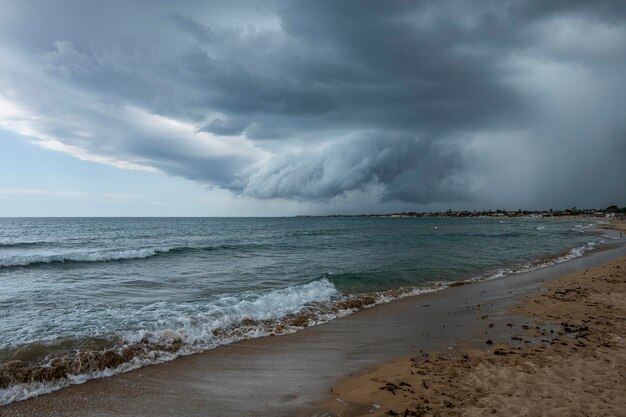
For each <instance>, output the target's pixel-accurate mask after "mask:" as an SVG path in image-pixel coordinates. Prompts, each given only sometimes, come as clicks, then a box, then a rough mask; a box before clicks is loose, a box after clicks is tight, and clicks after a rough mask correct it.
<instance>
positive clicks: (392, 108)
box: [0, 0, 626, 207]
mask: <svg viewBox="0 0 626 417" xmlns="http://www.w3.org/2000/svg"><path fill="white" fill-rule="evenodd" d="M3 3H4V4H3V6H2V8H3V10H7V11H8V12H7V13H5V14H4V15H3V16H2V17H0V50H2V51H3V56H5V57H7V59H4V60H3V62H2V63H0V109H2V112H0V127H3V128H5V129H10V130H14V131H17V132H19V133H21V134H24V135H27V136H30V137H33V138H35V139H36V141H37V142H38V143H39V144H41V145H42V146H46V147H48V148H51V149H56V150H59V151H62V152H67V153H70V154H73V155H75V156H77V157H80V158H83V159H89V160H95V161H98V162H103V163H109V164H113V165H116V166H120V167H123V168H137V169H156V170H160V171H163V172H165V173H168V174H171V175H177V176H182V177H185V178H188V179H191V180H194V181H199V182H202V183H204V184H207V185H213V186H218V187H222V188H227V189H230V190H232V191H233V192H235V193H243V194H246V195H250V196H253V197H257V198H263V199H271V198H289V199H297V200H312V201H322V202H323V201H328V200H332V199H334V198H337V197H342V196H347V195H350V193H353V192H363V193H370V194H371V195H372V198H375V199H378V200H379V201H383V202H384V201H401V202H407V203H416V204H418V205H419V204H423V205H427V204H432V203H446V204H447V203H458V204H467V205H470V206H472V205H481V204H483V205H484V204H500V205H504V206H507V207H510V206H520V207H530V206H549V205H550V206H564V205H570V204H576V205H578V206H581V205H603V204H605V203H608V202H609V201H615V202H617V203H619V204H623V203H626V187H625V186H624V179H626V163H624V159H625V157H626V118H625V117H624V110H623V104H620V103H623V97H624V95H625V94H626V76H625V75H624V74H626V6H625V4H624V2H621V1H598V2H587V1H579V2H577V1H551V2H545V1H500V2H493V1H477V2H462V1H441V2H415V1H394V2H380V1H374V0H372V1H330V0H328V1H326V0H321V1H285V2H253V1H245V2H244V1H242V2H235V3H231V2H228V3H226V2H220V3H217V2H214V3H207V2H176V3H175V5H174V3H173V2H157V1H151V2H145V3H143V4H142V3H141V2H132V4H130V3H131V2H102V4H100V3H97V2H90V1H61V2H54V3H52V2H40V3H37V2H8V1H5V2H3Z"/></svg>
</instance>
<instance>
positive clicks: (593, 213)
mask: <svg viewBox="0 0 626 417" xmlns="http://www.w3.org/2000/svg"><path fill="white" fill-rule="evenodd" d="M295 217H304V218H307V217H342V218H344V217H364V218H421V217H425V218H450V217H474V218H515V217H528V218H537V219H546V218H548V219H549V218H561V219H563V218H565V219H571V220H577V219H595V220H597V219H614V220H619V221H623V220H626V207H622V208H619V207H617V206H609V207H607V208H604V209H595V208H591V209H580V210H579V209H577V208H576V207H572V208H569V209H564V210H553V209H549V210H522V209H518V210H503V209H498V210H483V211H477V210H472V211H469V210H460V211H459V210H447V211H432V212H415V211H411V212H401V213H369V214H328V215H298V216H295Z"/></svg>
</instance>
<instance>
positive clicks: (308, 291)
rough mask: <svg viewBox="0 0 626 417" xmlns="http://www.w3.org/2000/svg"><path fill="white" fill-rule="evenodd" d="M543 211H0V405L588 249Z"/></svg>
mask: <svg viewBox="0 0 626 417" xmlns="http://www.w3.org/2000/svg"><path fill="white" fill-rule="evenodd" d="M591 226H593V223H592V222H587V223H581V222H573V221H554V220H542V219H536V218H521V217H520V218H505V219H495V218H459V219H455V218H363V217H295V218H1V219H0V405H1V404H8V403H11V402H13V401H18V400H22V399H25V398H29V397H32V396H36V395H40V394H43V393H47V392H51V391H54V390H56V389H60V388H62V387H64V386H67V385H70V384H76V383H82V382H84V381H86V380H88V379H92V378H100V377H107V376H110V375H114V374H116V373H123V372H128V371H132V370H134V369H138V368H141V367H144V366H148V365H153V364H157V363H161V362H165V361H170V360H173V359H175V358H176V357H179V356H181V355H188V354H193V353H197V352H201V351H205V350H208V349H213V348H216V347H218V346H220V345H224V344H228V343H233V342H237V341H239V340H243V339H250V338H257V337H264V336H269V335H281V334H287V333H292V332H296V331H299V330H302V329H304V328H306V327H309V326H315V325H320V324H323V323H325V322H328V321H330V320H334V319H337V318H340V317H344V316H347V315H349V314H352V313H354V312H356V311H358V310H360V309H363V308H371V307H373V306H375V305H377V304H381V303H387V302H390V301H393V300H395V299H398V298H402V297H406V296H411V295H416V294H420V293H425V292H432V291H440V290H442V289H444V288H446V287H447V286H450V285H457V284H458V283H459V282H463V283H465V282H472V281H476V280H487V279H515V273H516V272H520V271H528V270H532V269H536V268H541V267H545V266H547V265H552V264H554V263H559V262H564V261H567V260H569V259H572V258H575V257H578V256H582V255H583V253H584V252H586V251H588V250H592V249H594V248H596V247H598V246H600V245H602V244H603V243H604V239H605V238H603V237H602V236H597V235H595V234H592V233H589V232H588V231H589V228H590V227H591Z"/></svg>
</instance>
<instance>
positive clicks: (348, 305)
mask: <svg viewBox="0 0 626 417" xmlns="http://www.w3.org/2000/svg"><path fill="white" fill-rule="evenodd" d="M601 243H603V241H600V242H588V243H587V244H586V245H584V246H581V247H577V248H574V249H572V250H570V251H569V252H567V253H565V254H559V255H557V256H553V257H551V258H546V259H541V260H538V261H535V262H532V263H527V264H525V265H522V266H521V267H519V268H515V269H499V270H497V271H495V272H491V273H488V274H484V275H481V276H478V277H474V278H472V279H469V280H465V281H456V282H434V283H433V282H431V283H430V285H429V286H426V287H411V286H406V287H402V288H397V289H393V290H387V291H381V292H370V293H362V294H351V295H344V294H342V293H341V292H340V291H339V290H338V289H337V287H336V286H335V285H334V284H333V282H331V281H329V280H328V279H327V278H322V279H318V280H315V281H312V282H309V283H306V284H301V285H296V286H291V287H287V288H283V289H280V290H274V291H271V292H267V293H265V294H252V293H250V294H247V295H246V294H243V295H240V296H239V297H222V298H220V299H219V300H217V301H216V302H213V303H212V304H211V305H209V306H207V308H206V309H205V311H203V312H198V311H195V312H193V313H192V314H188V315H181V316H180V317H178V318H176V319H175V320H173V321H171V322H169V323H166V324H165V325H164V327H163V328H160V329H144V330H141V331H138V332H135V333H132V334H126V335H119V336H118V337H116V338H115V339H116V340H118V341H117V342H115V343H114V344H112V345H111V346H110V347H108V348H106V349H102V350H89V351H73V352H69V353H68V352H53V353H50V354H49V355H48V356H46V358H45V360H43V361H39V362H36V363H35V362H26V361H20V360H13V361H10V362H7V363H5V364H4V365H2V366H0V405H5V404H9V403H11V402H14V401H20V400H24V399H27V398H31V397H34V396H37V395H41V394H45V393H49V392H52V391H55V390H58V389H61V388H63V387H66V386H68V385H71V384H79V383H83V382H85V381H87V380H89V379H94V378H102V377H108V376H111V375H115V374H120V373H125V372H129V371H132V370H135V369H139V368H142V367H145V366H148V365H153V364H158V363H162V362H167V361H171V360H173V359H175V358H177V357H180V356H184V355H189V354H193V353H198V352H202V351H206V350H209V349H213V348H215V347H217V346H220V345H225V344H229V343H233V342H237V341H241V340H246V339H253V338H258V337H264V336H276V335H285V334H289V333H294V332H296V331H298V330H301V329H304V328H306V327H310V326H315V325H318V324H322V323H326V322H328V321H331V320H333V319H336V318H340V317H345V316H348V315H350V314H352V313H354V312H356V311H358V310H361V309H365V308H370V307H373V306H375V305H378V304H384V303H388V302H390V301H393V300H397V299H399V298H404V297H408V296H413V295H417V294H423V293H428V292H434V291H439V290H441V289H444V288H446V287H449V286H456V285H463V284H470V283H472V282H476V281H483V280H489V279H496V278H502V277H506V276H508V275H511V274H513V273H519V272H528V271H531V270H535V269H539V268H543V267H547V266H550V265H554V264H557V263H562V262H565V261H568V260H571V259H574V258H578V257H580V256H582V255H583V254H584V253H585V252H587V251H590V250H593V249H594V248H596V247H597V246H598V245H599V244H601ZM161 250H162V251H167V250H169V249H161ZM158 251H159V250H158V249H142V250H138V251H123V252H108V253H107V254H108V255H106V254H105V253H98V254H97V255H94V256H92V257H91V258H89V257H87V258H81V260H89V261H99V260H100V259H102V260H108V259H104V258H105V257H108V258H109V259H114V258H115V257H117V258H118V259H123V258H122V257H126V258H128V257H129V256H134V257H147V256H154V255H155V254H157V253H159V252H158ZM128 259H132V258H128ZM51 262H53V261H51ZM151 308H154V309H155V310H157V311H158V309H159V305H158V303H157V304H155V305H152V306H151ZM163 308H166V306H163Z"/></svg>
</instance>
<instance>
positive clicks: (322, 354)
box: [1, 245, 623, 415]
mask: <svg viewBox="0 0 626 417" xmlns="http://www.w3.org/2000/svg"><path fill="white" fill-rule="evenodd" d="M609 246H610V245H609ZM613 249H619V248H613ZM622 249H623V247H622ZM611 250H612V249H611V248H608V247H607V248H603V249H602V250H598V251H593V252H591V256H587V255H585V256H583V257H582V258H577V259H578V260H581V259H583V258H585V259H587V258H597V256H595V257H594V256H593V255H594V254H599V253H600V252H607V251H608V252H610V251H611ZM585 262H586V261H585ZM571 263H575V262H574V261H568V262H565V263H563V264H557V265H553V266H550V267H546V268H542V269H540V270H536V271H532V272H529V273H522V274H516V276H515V277H510V276H509V277H508V278H504V279H499V280H493V281H484V282H482V283H477V284H473V285H470V286H468V285H461V286H459V287H461V288H456V286H453V287H451V288H448V289H446V290H444V291H440V292H437V293H434V294H431V295H432V297H431V295H418V296H415V297H409V298H407V299H403V300H397V301H394V302H393V303H390V304H386V305H379V306H377V307H376V308H375V309H367V310H361V311H359V312H356V313H354V314H353V315H352V316H350V317H348V318H343V319H341V320H334V321H332V322H328V323H326V324H324V325H323V326H316V327H310V328H307V329H305V330H303V331H301V332H298V333H295V334H291V335H285V336H278V337H280V338H281V339H282V341H285V340H286V341H287V343H288V344H291V345H292V346H295V347H298V346H302V344H303V343H315V342H316V339H317V338H319V337H322V338H328V337H329V336H334V337H336V338H337V337H338V336H339V335H338V333H337V332H338V331H340V332H342V333H345V331H346V329H348V327H349V326H350V325H351V324H354V323H357V324H358V325H359V326H357V327H359V331H360V332H361V335H363V334H367V333H368V332H367V326H368V323H367V321H368V320H369V321H370V322H371V321H372V320H373V321H376V320H377V317H378V316H381V315H387V317H386V319H387V321H388V322H389V325H390V326H391V327H392V330H396V331H402V329H404V330H405V331H406V329H407V327H408V328H410V327H411V326H410V325H409V326H407V323H404V324H402V325H400V326H394V324H395V322H396V321H397V318H398V317H397V316H398V315H400V316H402V315H406V314H407V308H406V306H410V305H414V304H416V303H423V302H424V300H433V299H434V300H435V301H433V305H434V303H435V302H437V303H439V302H440V301H441V300H440V299H444V300H445V299H447V298H448V299H449V298H450V295H451V294H455V293H456V294H457V295H456V296H453V297H452V298H455V297H457V298H456V301H455V302H456V303H458V304H463V303H462V300H459V299H458V297H459V294H460V295H461V298H463V297H464V296H463V295H462V294H463V293H473V295H472V296H471V297H470V298H472V297H473V298H474V299H475V300H479V299H480V297H482V294H477V293H476V289H475V288H474V287H477V286H480V284H483V283H484V284H486V283H487V282H495V283H496V284H495V285H494V284H487V285H486V286H487V287H495V288H496V289H498V288H499V291H500V292H502V289H503V288H502V287H503V286H504V287H506V284H505V283H504V281H509V280H510V279H511V278H519V276H518V275H521V276H523V275H531V276H532V275H535V276H539V279H545V277H544V278H542V276H545V275H546V273H545V272H549V271H545V270H550V269H555V268H556V269H565V270H567V269H570V268H571V267H574V266H573V265H569V264H571ZM583 263H584V262H583ZM559 265H565V268H563V267H561V268H558V266H559ZM568 265H569V266H568ZM539 271H544V272H540V273H537V272H539ZM548 275H549V273H548ZM509 285H512V284H511V283H509ZM463 288H465V289H463ZM470 288H473V290H468V289H470ZM526 290H528V288H526ZM516 291H523V289H521V288H518V289H516ZM443 293H450V294H444V295H442V294H443ZM508 293H509V294H510V293H511V291H509V292H508ZM509 294H500V296H499V297H500V299H499V302H503V301H504V300H506V299H510V298H511V296H510V295H509ZM466 295H467V294H466ZM477 297H478V298H477ZM465 304H467V303H465ZM478 305H479V306H480V304H478ZM428 306H429V307H430V306H431V304H428ZM442 307H445V306H439V309H440V310H441V311H440V312H439V314H435V317H430V318H427V319H426V320H427V323H426V324H427V325H426V326H422V327H423V328H424V330H430V331H426V332H423V334H425V335H426V336H425V337H426V338H427V339H432V340H423V339H421V338H415V337H405V338H404V340H402V342H403V343H402V344H399V343H388V344H390V345H391V346H390V348H387V349H386V351H385V352H378V353H377V352H374V351H373V349H371V347H366V346H363V344H362V343H361V344H359V343H355V340H354V338H356V337H359V335H358V334H353V335H349V337H348V338H347V340H340V341H339V343H337V341H336V340H335V341H334V342H330V343H327V346H324V349H317V350H316V349H313V352H312V353H313V354H315V355H317V357H318V359H319V360H320V361H325V360H326V359H327V358H328V356H329V355H331V356H332V355H334V356H337V352H336V351H335V349H336V350H337V351H346V350H347V351H348V355H351V354H352V352H350V348H352V349H353V350H354V349H356V351H357V353H358V354H359V355H360V356H361V357H359V358H358V359H357V360H355V361H345V360H343V361H341V360H337V358H334V360H333V361H331V362H333V363H334V365H336V366H337V367H338V368H339V371H340V372H336V371H334V372H327V375H324V373H323V372H313V374H314V375H313V377H314V379H315V381H313V382H314V384H309V385H310V386H311V388H313V390H314V391H316V392H315V393H307V392H305V391H307V388H306V386H305V385H300V388H301V389H300V390H299V391H298V390H296V391H298V392H292V393H291V394H289V395H287V400H285V399H284V398H282V399H280V398H279V399H278V400H277V401H269V402H267V404H266V406H269V407H270V408H272V407H271V404H278V405H279V407H278V409H281V410H282V409H283V408H284V409H285V410H286V409H289V410H291V411H290V412H289V413H287V414H280V412H278V410H277V411H276V412H277V414H276V415H289V414H291V415H293V411H294V410H296V409H298V410H300V409H308V406H310V405H311V404H312V403H314V402H315V401H316V400H319V399H320V398H319V396H320V394H321V393H323V391H324V384H326V385H325V386H326V387H328V386H330V385H332V382H333V380H335V381H336V380H337V379H339V378H341V377H342V376H344V375H342V374H341V371H342V370H343V371H344V372H348V373H350V372H355V371H358V370H359V369H363V368H364V367H367V366H371V365H373V364H376V363H381V362H383V361H385V360H389V359H392V358H394V357H397V356H400V354H401V353H402V352H404V353H406V351H407V350H408V351H411V350H412V349H416V347H415V346H416V344H419V345H420V346H422V348H423V349H425V350H435V349H437V348H438V347H439V348H441V347H445V346H442V343H443V342H445V343H443V345H446V346H447V345H449V344H450V343H451V342H453V341H454V340H457V339H459V338H462V337H464V336H466V335H463V334H462V333H463V330H459V327H460V325H457V327H456V329H455V328H453V327H448V330H445V329H446V326H445V324H443V330H442V329H439V328H438V324H439V323H435V322H441V321H442V319H443V318H444V317H443V315H444V313H446V311H445V310H446V308H442ZM457 307H458V306H457ZM483 309H484V310H486V308H484V307H483ZM427 310H434V309H430V308H428V309H427ZM479 310H480V307H475V308H474V311H472V314H468V313H467V312H462V311H461V313H462V314H460V315H459V314H458V313H459V311H456V312H455V311H447V313H448V315H457V316H458V317H457V318H458V319H460V322H465V324H466V325H467V326H469V327H471V326H474V324H473V323H472V320H477V319H478V318H477V317H476V315H477V314H478V313H480V311H479ZM413 314H415V313H414V312H413ZM394 316H395V319H394ZM418 316H419V315H418ZM378 318H380V317H378ZM418 318H419V319H424V317H418ZM443 321H445V320H443ZM369 324H371V323H369ZM435 324H437V326H434V325H435ZM347 326H348V327H347ZM418 327H419V326H418ZM338 329H339V330H338ZM350 330H351V329H350ZM431 332H434V333H442V334H440V335H439V336H437V337H432V336H431ZM357 333H358V332H357ZM373 333H374V334H372V339H379V338H381V337H382V338H383V339H384V338H389V337H390V336H393V335H392V334H390V332H384V331H382V332H381V331H378V334H377V332H373ZM392 333H393V332H392ZM320 335H321V336H320ZM339 339H341V337H339ZM276 341H277V338H272V337H266V338H262V339H253V340H247V341H242V342H238V343H237V344H234V345H227V346H223V347H220V348H217V349H214V350H213V351H207V352H204V353H199V354H196V355H193V356H188V357H182V358H179V359H177V360H176V361H175V362H169V363H166V364H162V365H159V366H156V367H149V368H143V369H141V370H139V371H134V372H132V373H129V374H121V375H118V376H115V377H112V378H107V379H99V380H91V381H89V382H87V383H85V384H83V385H73V386H71V387H68V388H65V389H63V390H61V391H57V392H55V393H52V394H48V395H44V396H41V397H36V398H33V399H29V400H25V401H22V402H18V403H12V404H10V405H8V406H5V407H2V409H1V410H2V411H3V412H9V413H10V412H13V411H15V412H17V413H18V414H7V415H21V414H20V411H19V410H20V409H22V410H29V409H30V410H38V409H40V407H41V409H46V410H48V411H49V412H47V414H49V415H61V414H55V411H54V410H55V408H56V407H55V406H54V404H55V403H56V404H57V405H58V401H61V402H63V401H70V402H71V401H72V400H73V398H72V392H71V391H79V392H81V393H83V394H84V395H87V397H94V396H96V395H98V391H100V390H102V389H103V388H104V390H105V392H107V391H108V390H109V389H113V391H115V392H116V393H115V394H114V395H113V396H114V397H118V396H119V397H124V395H120V392H118V391H119V387H116V386H117V385H119V384H118V382H119V381H120V380H123V382H124V383H126V382H128V381H132V384H133V385H137V384H136V383H137V380H138V379H141V377H143V376H145V375H146V374H147V375H151V376H154V377H156V379H157V380H159V379H163V378H164V377H165V379H167V376H166V375H163V374H168V373H170V374H171V373H173V374H176V375H177V376H178V377H180V378H182V379H181V385H183V386H185V385H188V384H186V383H185V381H184V378H185V375H184V374H185V372H186V371H185V369H187V367H186V366H183V365H187V364H194V363H195V365H194V366H196V365H199V366H200V367H202V366H203V363H202V362H203V359H202V358H208V359H209V360H212V359H214V358H216V357H217V358H220V359H226V360H232V359H236V358H239V359H241V358H242V356H245V357H246V359H250V357H249V355H251V354H252V355H255V354H257V352H252V353H251V352H250V349H252V350H256V349H259V348H261V350H263V351H264V352H263V354H265V351H267V352H269V355H270V356H274V357H275V356H276V355H277V354H278V355H279V356H280V354H281V352H282V353H284V354H285V356H287V357H290V355H291V357H292V359H293V360H295V361H296V362H297V361H298V360H300V361H302V360H306V358H305V357H299V358H293V356H294V355H293V354H291V353H289V352H285V349H283V348H279V347H278V346H275V345H276V343H275V342H276ZM396 342H397V341H396ZM409 344H412V345H413V346H411V347H409V346H408V345H409ZM333 345H334V347H333ZM350 345H354V346H350ZM337 348H338V349H337ZM364 348H366V349H364ZM309 350H310V349H309ZM218 351H219V352H218ZM305 353H306V351H305ZM232 355H234V356H232ZM296 356H297V355H296ZM200 357H202V358H200ZM346 358H347V356H346ZM251 359H252V360H253V363H254V360H255V358H254V357H252V358H251ZM256 359H260V360H261V361H262V362H263V360H264V358H263V356H261V357H260V358H256ZM265 359H266V358H265ZM272 360H276V358H272ZM278 361H280V359H278ZM183 362H186V363H183ZM340 362H353V363H340ZM178 365H181V366H180V369H178V368H179V366H178ZM205 365H206V364H205ZM331 365H332V364H331ZM166 367H167V368H168V369H165V368H166ZM157 368H159V369H157ZM161 368H162V369H161ZM192 368H193V366H192ZM205 368H206V367H205ZM237 368H239V371H240V373H241V372H243V374H240V375H238V376H237V377H236V378H234V379H233V377H232V375H230V374H228V373H226V375H225V374H224V372H225V371H228V369H224V368H223V367H220V366H217V367H212V366H209V367H208V368H206V369H207V371H211V372H214V373H215V374H216V375H220V373H221V375H222V376H223V377H224V379H225V380H228V379H229V378H230V379H231V381H230V382H229V381H224V380H222V382H223V384H222V385H226V386H230V385H237V382H238V381H239V382H241V381H242V376H245V369H241V368H242V367H237ZM244 368H245V367H244ZM303 369H304V370H306V369H307V368H306V367H305V368H303ZM187 370H189V369H187ZM192 370H193V369H192ZM269 371H270V369H267V370H265V372H260V373H261V374H265V376H263V375H261V378H265V379H267V377H268V375H267V374H268V372H269ZM270 373H271V372H270ZM136 374H137V375H138V376H137V377H135V375H136ZM139 374H141V375H139ZM192 374H193V372H192ZM286 374H287V375H286V376H288V377H294V375H293V372H290V371H289V370H287V372H286ZM192 376H193V375H192ZM269 376H271V375H269ZM220 378H221V377H220ZM296 379H298V378H296ZM109 381H115V382H109ZM244 382H245V378H244ZM211 384H213V385H216V384H217V381H213V382H212V383H210V384H209V387H208V391H209V392H214V393H217V394H218V396H220V395H221V396H222V397H225V398H224V399H225V400H226V403H229V404H230V405H232V404H233V402H234V401H235V399H234V397H235V396H236V394H237V389H236V388H235V389H234V391H235V392H234V394H235V395H233V394H226V393H225V392H224V390H223V389H222V387H219V386H217V387H216V386H211ZM218 385H219V384H218ZM274 385H276V384H274ZM137 386H138V390H137V393H140V392H141V393H144V394H145V395H147V396H148V397H154V396H156V395H158V391H159V388H158V387H154V386H153V387H150V386H144V387H141V384H139V385H137ZM73 388H74V389H73ZM231 388H232V387H231ZM263 388H265V387H263ZM273 388H278V389H280V384H278V386H274V387H273ZM285 388H286V389H285ZM283 389H285V391H287V392H289V391H290V390H289V387H288V385H287V386H283ZM326 389H327V388H326ZM174 391H178V392H179V393H182V394H184V393H183V391H184V388H183V389H182V391H181V390H174ZM264 392H265V390H264V389H259V393H258V394H257V395H253V396H252V397H253V398H256V400H257V403H256V404H255V405H254V406H251V405H250V404H247V406H245V407H243V408H241V407H239V406H238V407H239V408H238V407H234V408H230V407H229V406H225V407H224V408H222V409H221V410H220V412H219V413H216V414H215V415H240V414H241V412H240V411H243V412H244V413H247V414H251V415H267V414H266V413H265V412H260V410H259V409H258V404H259V403H260V402H259V401H261V402H262V401H263V399H264V398H265V395H264ZM83 394H81V395H83ZM126 394H128V392H127V393H126ZM224 394H226V395H224ZM240 394H241V392H240ZM184 396H185V395H183V397H184ZM175 402H176V401H175ZM178 402H179V403H180V401H178ZM192 402H193V400H192ZM36 403H39V405H37V404H36ZM307 404H308V406H307ZM105 405H106V404H101V406H105ZM283 406H284V407H283ZM179 407H182V408H177V410H178V411H177V413H178V414H180V412H179V411H182V415H194V414H193V413H191V412H188V413H187V414H185V409H188V408H189V407H188V404H180V405H179ZM105 408H106V409H110V405H109V406H106V407H105ZM97 409H98V407H95V408H93V407H91V406H88V405H86V404H83V406H80V407H78V408H77V409H76V410H77V412H76V413H75V414H71V413H69V414H68V410H64V411H63V414H62V415H96V414H97V415H108V414H106V413H104V414H103V411H102V409H100V411H97ZM149 409H150V407H147V408H144V409H142V408H137V409H136V410H137V411H135V412H133V415H142V412H143V413H144V414H143V415H159V414H158V412H157V413H156V414H155V411H156V410H153V411H151V412H148V411H147V410H149ZM78 410H80V412H78ZM238 410H239V411H238ZM122 411H123V410H118V411H117V412H116V413H114V414H119V413H120V412H122ZM159 411H161V412H162V409H160V410H159ZM56 413H60V410H59V409H57V411H56ZM162 415H167V414H162ZM302 415H308V414H302Z"/></svg>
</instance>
